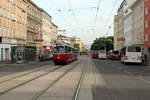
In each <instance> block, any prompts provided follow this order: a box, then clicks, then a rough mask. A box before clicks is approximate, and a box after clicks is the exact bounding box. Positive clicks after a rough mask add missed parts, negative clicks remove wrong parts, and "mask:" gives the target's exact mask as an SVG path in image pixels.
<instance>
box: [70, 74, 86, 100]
mask: <svg viewBox="0 0 150 100" xmlns="http://www.w3.org/2000/svg"><path fill="white" fill-rule="evenodd" d="M84 75H85V72H84V71H82V73H81V76H80V79H79V81H78V84H77V88H76V90H75V92H74V96H73V98H72V100H78V97H79V93H80V89H81V85H82V82H83V79H84Z"/></svg>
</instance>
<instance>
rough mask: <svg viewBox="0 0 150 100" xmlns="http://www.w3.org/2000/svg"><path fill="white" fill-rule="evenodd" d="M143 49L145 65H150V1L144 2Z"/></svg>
mask: <svg viewBox="0 0 150 100" xmlns="http://www.w3.org/2000/svg"><path fill="white" fill-rule="evenodd" d="M144 9H145V10H144V11H145V12H144V22H145V25H144V35H145V36H144V37H145V39H144V47H145V54H146V55H147V58H148V60H147V63H148V64H149V65H150V0H144Z"/></svg>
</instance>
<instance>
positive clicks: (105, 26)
mask: <svg viewBox="0 0 150 100" xmlns="http://www.w3.org/2000/svg"><path fill="white" fill-rule="evenodd" d="M118 1H119V0H116V1H115V2H114V4H113V7H112V9H111V12H110V14H109V15H108V18H109V16H111V15H112V13H113V11H114V9H115V6H116V5H117V2H118ZM108 18H107V19H108ZM108 24H109V21H108V23H107V24H106V25H104V28H105V29H104V31H105V30H106V28H108V29H110V26H112V23H111V25H109V27H107V25H108ZM107 32H108V30H107ZM106 34H107V33H106Z"/></svg>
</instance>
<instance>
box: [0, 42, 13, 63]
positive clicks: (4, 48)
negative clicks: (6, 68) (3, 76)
mask: <svg viewBox="0 0 150 100" xmlns="http://www.w3.org/2000/svg"><path fill="white" fill-rule="evenodd" d="M3 61H4V62H5V61H11V45H9V44H0V62H3Z"/></svg>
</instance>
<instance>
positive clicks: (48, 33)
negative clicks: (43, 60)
mask: <svg viewBox="0 0 150 100" xmlns="http://www.w3.org/2000/svg"><path fill="white" fill-rule="evenodd" d="M51 20H52V18H51V16H50V15H49V14H47V13H46V12H45V11H44V10H42V45H43V46H51V37H52V24H51Z"/></svg>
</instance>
